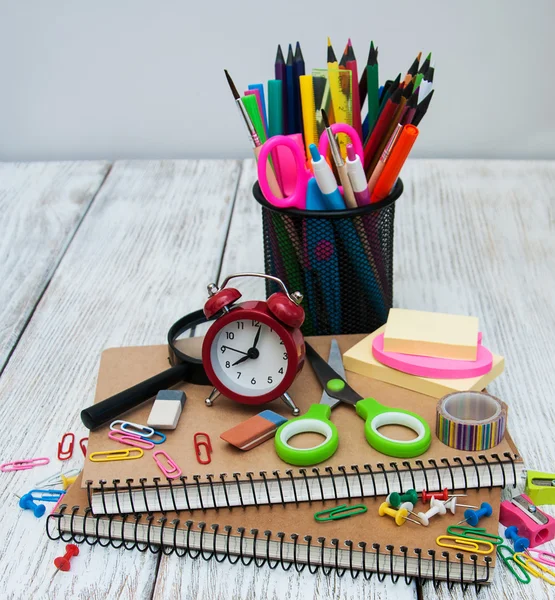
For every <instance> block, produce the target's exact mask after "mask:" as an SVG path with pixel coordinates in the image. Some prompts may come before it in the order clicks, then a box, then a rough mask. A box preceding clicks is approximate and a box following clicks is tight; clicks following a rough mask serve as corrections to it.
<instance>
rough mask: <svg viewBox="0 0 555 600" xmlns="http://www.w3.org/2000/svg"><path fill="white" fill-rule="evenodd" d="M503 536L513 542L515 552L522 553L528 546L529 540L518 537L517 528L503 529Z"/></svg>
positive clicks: (513, 526) (512, 526)
mask: <svg viewBox="0 0 555 600" xmlns="http://www.w3.org/2000/svg"><path fill="white" fill-rule="evenodd" d="M505 536H506V538H507V539H508V540H511V541H512V542H513V546H514V548H515V552H524V551H525V550H526V549H527V548H528V547H529V546H530V540H529V539H528V538H525V537H520V536H519V535H518V527H516V526H515V525H511V526H510V527H507V529H505Z"/></svg>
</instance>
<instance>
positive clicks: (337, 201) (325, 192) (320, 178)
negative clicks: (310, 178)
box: [309, 144, 345, 210]
mask: <svg viewBox="0 0 555 600" xmlns="http://www.w3.org/2000/svg"><path fill="white" fill-rule="evenodd" d="M309 149H310V154H311V156H312V160H311V161H310V162H311V164H312V171H313V173H314V177H315V179H316V183H317V184H318V187H319V188H320V191H321V192H322V197H323V199H324V202H325V204H326V208H327V209H328V210H342V209H344V208H345V202H344V201H343V198H342V197H341V193H340V191H339V188H338V187H337V182H336V181H335V176H334V174H333V171H332V170H331V168H330V166H329V165H328V163H327V162H326V161H325V160H324V158H323V157H322V156H321V155H320V152H318V148H317V147H316V145H315V144H310V146H309Z"/></svg>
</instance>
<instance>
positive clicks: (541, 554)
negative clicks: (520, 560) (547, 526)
mask: <svg viewBox="0 0 555 600" xmlns="http://www.w3.org/2000/svg"><path fill="white" fill-rule="evenodd" d="M527 553H528V554H529V555H530V556H531V557H532V558H533V559H534V560H537V561H538V562H541V563H543V564H544V565H548V566H550V567H555V561H553V560H549V559H548V558H546V557H549V558H555V554H553V552H545V551H544V550H527ZM534 554H535V556H534Z"/></svg>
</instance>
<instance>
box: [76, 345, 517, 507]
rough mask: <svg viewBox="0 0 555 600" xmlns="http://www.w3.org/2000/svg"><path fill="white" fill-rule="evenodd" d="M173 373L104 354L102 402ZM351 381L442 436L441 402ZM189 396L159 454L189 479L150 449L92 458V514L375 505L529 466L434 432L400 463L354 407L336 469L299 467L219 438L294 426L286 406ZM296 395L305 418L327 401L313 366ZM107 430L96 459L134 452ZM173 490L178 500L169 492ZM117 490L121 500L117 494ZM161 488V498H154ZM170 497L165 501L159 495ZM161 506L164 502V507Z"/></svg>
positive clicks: (156, 353)
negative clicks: (236, 430) (234, 430)
mask: <svg viewBox="0 0 555 600" xmlns="http://www.w3.org/2000/svg"><path fill="white" fill-rule="evenodd" d="M362 337H363V336H361V335H348V336H337V339H338V342H339V346H340V348H341V350H342V352H345V351H346V350H347V349H348V348H350V347H351V346H352V345H353V344H355V343H356V342H358V341H359V340H360V339H361V338H362ZM330 340H331V337H317V338H309V341H310V343H311V344H312V345H313V346H314V348H315V349H316V350H317V351H318V352H319V353H320V354H321V355H322V356H324V357H325V358H326V359H327V356H328V353H329V345H330ZM167 366H168V359H167V349H166V347H165V346H146V347H133V348H113V349H109V350H106V351H105V352H104V353H103V355H102V359H101V364H100V372H99V376H98V384H97V390H96V399H95V401H100V400H102V399H104V398H106V397H108V396H111V395H112V394H115V393H116V392H119V391H121V390H123V389H125V388H126V387H129V386H131V385H134V384H136V383H138V382H140V381H142V380H143V379H145V378H147V377H150V376H152V375H154V374H156V373H159V372H160V371H162V370H163V369H165V368H167ZM347 379H348V381H349V383H350V384H351V385H352V386H353V388H354V389H355V390H356V391H357V392H359V393H360V394H362V395H363V396H364V397H368V396H371V397H374V398H376V400H378V401H379V402H381V403H383V404H386V405H389V406H395V407H401V408H406V409H409V410H411V411H414V412H416V413H418V414H420V415H421V416H422V417H424V418H425V419H426V420H427V421H428V423H429V424H430V427H431V429H432V432H433V431H434V429H435V410H436V403H437V400H435V399H434V398H431V397H429V396H424V395H422V394H418V393H416V392H413V391H410V390H406V389H402V388H398V387H395V386H392V385H390V384H387V383H383V382H380V381H376V380H373V379H369V378H367V377H364V376H362V375H357V374H355V373H350V372H348V373H347ZM181 389H183V390H185V391H186V393H187V401H186V403H185V406H184V408H183V413H182V415H181V418H180V421H179V424H178V426H177V429H175V430H174V431H168V432H166V434H167V441H166V442H165V443H164V444H163V445H160V446H156V448H157V449H163V450H164V451H165V452H167V453H168V454H169V455H170V456H171V457H172V458H173V459H174V460H175V462H176V463H177V464H178V465H179V467H180V468H181V469H182V471H183V476H184V477H185V479H182V480H180V479H175V480H173V481H168V480H166V479H165V477H163V475H162V473H161V472H160V471H159V470H158V467H157V466H156V464H155V462H154V460H153V459H152V456H151V454H152V453H151V451H148V450H145V453H144V456H143V457H142V458H140V459H138V460H125V461H114V462H104V463H97V462H91V461H90V460H88V459H87V460H86V461H85V468H84V471H83V485H87V482H90V483H89V484H88V485H89V486H90V487H91V488H92V489H95V488H96V489H97V490H98V488H100V487H102V492H101V495H102V498H98V494H93V501H92V507H93V509H94V510H95V512H96V513H101V512H108V513H117V512H142V511H145V510H160V508H161V507H162V508H163V509H166V510H170V509H172V508H173V509H179V510H181V509H187V508H193V509H194V508H199V507H200V508H202V507H210V506H226V505H238V504H267V503H268V504H271V503H275V502H278V503H279V502H282V501H286V502H289V501H296V500H299V501H303V500H309V499H311V498H312V499H318V498H322V497H323V498H332V497H335V498H345V497H348V496H349V495H350V494H353V495H357V494H360V487H362V489H363V494H364V495H365V496H374V495H380V494H387V493H389V491H390V490H399V489H403V490H404V489H408V488H415V489H417V490H421V489H428V490H437V489H442V488H443V487H448V488H450V489H453V488H462V487H470V488H479V487H482V486H485V485H487V486H490V485H494V486H504V485H506V484H509V483H511V484H512V483H513V481H515V480H516V479H518V478H519V476H520V473H519V470H520V469H521V467H522V461H521V459H520V458H519V457H518V456H517V454H518V453H517V450H516V448H515V446H514V444H513V442H512V440H511V439H510V437H509V436H508V435H506V437H505V439H504V440H503V442H502V443H501V444H499V445H498V446H496V447H495V448H493V449H492V450H490V451H484V452H460V451H457V450H455V449H453V448H449V447H448V446H445V445H444V444H442V443H441V442H440V441H439V440H438V439H437V438H436V436H435V435H434V434H433V433H432V444H431V446H430V448H429V450H428V451H427V452H426V453H425V454H423V455H421V456H419V457H417V458H414V459H411V460H409V461H407V460H404V459H395V458H392V457H389V456H385V455H383V454H381V453H380V452H377V451H376V450H374V449H373V448H371V447H370V446H369V445H368V444H367V442H366V439H365V437H364V422H363V421H362V419H360V417H358V416H357V414H356V413H355V411H354V409H353V408H352V407H351V406H348V405H345V404H340V405H339V406H337V407H336V408H335V409H334V410H333V412H332V420H333V422H334V423H335V425H336V426H337V429H338V431H339V439H340V442H339V449H338V450H337V452H336V453H335V455H334V456H333V457H331V459H330V460H329V463H322V464H320V465H318V466H317V469H314V468H312V467H308V468H306V470H303V469H302V468H301V469H299V468H297V467H291V466H290V465H288V464H286V463H284V462H283V461H282V460H281V459H280V458H279V457H278V456H277V454H276V452H275V449H274V444H273V442H272V441H268V442H265V443H264V444H262V445H260V446H258V447H256V448H254V449H253V450H250V451H248V452H243V451H241V450H239V449H237V448H235V447H233V446H231V445H229V444H227V443H226V442H224V441H223V440H221V439H220V437H219V436H220V434H221V433H222V432H223V431H226V430H227V429H229V428H231V427H232V426H234V425H236V424H238V423H240V422H242V421H244V420H245V419H247V418H248V417H250V416H252V415H255V414H257V413H258V412H260V411H261V410H264V409H268V408H270V409H272V410H274V411H276V412H279V413H280V414H282V415H284V416H286V417H290V416H291V415H290V412H289V411H288V409H287V408H286V406H285V405H284V404H283V403H282V402H281V401H279V400H278V401H274V402H271V403H269V404H265V405H260V406H255V407H252V406H246V405H242V404H237V403H235V402H233V401H231V400H229V399H227V398H224V397H219V398H218V399H217V400H216V402H215V404H214V406H213V407H207V406H205V404H204V399H205V398H206V397H207V395H208V394H209V392H210V389H211V388H209V387H202V386H194V385H190V384H184V385H183V386H182V388H181ZM290 394H291V396H292V397H293V399H294V401H295V402H296V403H297V405H298V406H299V408H300V409H301V412H302V413H304V412H305V411H306V410H307V409H308V407H309V406H310V404H312V403H317V402H319V401H320V397H321V394H322V389H321V387H320V385H319V383H318V381H317V380H316V377H315V375H314V373H313V371H312V369H311V367H310V364H308V363H306V364H305V367H304V369H303V370H302V372H301V373H300V374H299V376H298V377H297V379H296V380H295V382H294V384H293V386H292V387H291V389H290ZM151 406H152V401H148V402H146V403H144V404H143V405H141V406H140V407H139V408H137V409H135V410H132V411H130V412H128V413H127V414H126V415H125V416H124V417H123V418H125V419H127V420H129V421H132V422H136V423H143V424H145V423H146V421H147V418H148V414H149V412H150V409H151ZM509 422H510V416H509ZM396 429H398V431H397V435H399V437H402V436H403V435H404V434H406V433H407V430H405V429H404V428H402V427H396ZM108 431H109V427H108V426H104V427H102V428H100V429H98V430H96V431H94V432H91V433H90V436H89V443H88V455H90V453H91V452H97V451H100V450H115V449H121V448H124V447H125V448H126V447H127V446H122V445H120V444H118V443H117V442H115V441H113V440H110V439H109V438H108ZM198 431H202V432H206V433H208V434H209V436H210V438H211V442H212V447H213V453H212V457H211V458H212V462H211V463H210V464H209V465H206V466H203V465H200V464H199V463H198V462H197V460H196V457H195V451H194V447H193V434H194V433H195V432H198ZM409 435H410V434H409ZM249 474H250V475H249ZM209 475H210V476H209ZM332 476H333V477H332ZM114 480H115V481H116V483H115V484H114ZM141 480H142V481H141ZM100 482H102V484H101V483H100ZM168 482H169V483H170V484H171V488H172V489H171V490H170V491H171V493H169V492H168V489H167V488H168ZM185 483H187V486H186V487H185ZM224 484H225V488H224ZM114 485H115V486H116V491H117V494H113V493H111V491H110V488H114ZM154 485H156V486H157V489H152V486H154ZM137 487H138V488H139V489H138V490H137V493H136V498H135V502H134V503H133V502H129V501H128V500H129V498H127V496H129V495H130V493H131V489H132V488H137ZM164 489H165V494H164V493H160V490H162V491H164ZM174 491H175V494H174ZM94 496H96V498H95V497H94ZM160 499H162V500H163V502H162V504H161V505H160Z"/></svg>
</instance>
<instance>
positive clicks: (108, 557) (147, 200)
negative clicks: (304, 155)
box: [0, 161, 240, 598]
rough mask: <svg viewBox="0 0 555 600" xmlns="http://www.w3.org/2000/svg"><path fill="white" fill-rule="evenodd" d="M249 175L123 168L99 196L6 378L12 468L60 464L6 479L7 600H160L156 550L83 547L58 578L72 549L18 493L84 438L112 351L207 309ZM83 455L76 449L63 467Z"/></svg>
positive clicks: (1, 524)
mask: <svg viewBox="0 0 555 600" xmlns="http://www.w3.org/2000/svg"><path fill="white" fill-rule="evenodd" d="M239 174H240V163H238V162H236V161H151V162H118V163H116V164H115V165H114V167H113V169H112V171H111V173H110V176H109V177H108V178H107V180H106V182H105V183H104V186H103V187H102V189H101V191H100V193H99V194H98V195H97V197H96V199H95V202H94V203H93V205H92V207H91V209H90V210H89V212H88V214H87V217H86V218H85V220H84V221H83V223H82V225H81V227H80V228H79V231H78V232H77V234H76V236H75V238H74V239H73V241H72V243H71V245H70V247H69V249H68V251H67V252H66V254H65V256H64V258H63V260H62V261H61V263H60V265H59V267H58V269H57V271H56V273H55V276H54V277H53V278H52V281H51V283H50V285H49V286H48V289H47V290H46V292H45V294H44V296H43V298H42V300H41V302H40V304H39V306H38V307H37V309H36V311H35V313H34V315H33V318H32V319H31V321H30V323H29V325H28V327H27V329H26V330H25V332H24V334H23V336H22V337H21V340H20V342H19V344H18V346H17V347H16V349H15V351H14V353H13V355H12V357H11V360H10V361H9V363H8V365H7V367H6V370H5V372H4V374H3V376H2V378H0V397H1V398H2V403H1V406H0V419H1V421H2V425H3V435H2V442H1V444H2V452H1V454H2V458H3V461H9V460H13V459H20V458H28V457H33V456H49V457H50V458H51V459H52V464H51V465H49V468H46V467H43V468H40V469H34V470H32V471H22V472H18V473H13V474H4V473H3V474H2V479H3V484H4V485H3V486H2V491H1V492H0V494H1V498H2V504H3V507H4V510H3V511H2V513H1V515H0V530H1V531H2V532H3V539H4V544H3V550H4V552H3V567H4V568H3V569H2V573H1V574H0V581H1V586H2V589H3V590H4V594H5V596H6V597H21V594H22V593H23V591H22V586H24V590H25V591H24V593H25V596H26V597H32V598H39V597H41V598H44V597H49V598H77V597H86V598H88V597H98V598H106V597H113V598H116V597H117V598H136V597H143V598H148V597H150V596H151V593H152V586H153V582H154V577H155V571H156V566H157V562H158V558H157V557H156V556H155V555H152V554H151V553H150V552H147V553H145V554H139V553H137V552H129V551H126V550H124V549H120V550H115V549H112V548H106V549H103V548H94V549H91V548H89V547H88V546H87V545H82V546H81V554H80V555H79V556H78V557H77V558H76V559H75V563H74V565H75V566H74V568H73V567H72V574H71V575H70V574H65V573H60V574H58V575H56V577H55V578H54V580H53V582H52V583H49V581H50V579H51V577H52V573H53V570H54V567H53V565H52V562H51V560H52V559H53V558H54V557H55V556H58V555H60V554H62V550H63V546H64V544H63V543H62V542H57V543H55V544H53V543H51V542H49V540H48V539H47V537H46V535H45V534H44V518H43V519H41V520H40V521H39V520H36V519H35V517H33V516H32V515H31V513H30V512H28V511H25V512H22V511H21V510H20V509H19V508H17V499H16V498H15V497H13V496H12V495H11V493H12V492H15V493H18V494H21V493H24V492H26V491H28V490H29V489H30V488H31V487H34V486H33V484H34V482H36V481H37V479H39V478H42V477H44V476H46V475H48V474H49V473H52V472H55V471H56V470H59V469H60V467H61V466H62V465H61V463H60V462H59V461H58V460H57V459H55V456H56V445H57V442H58V441H59V439H60V438H61V436H62V434H63V433H64V432H65V431H73V432H75V434H76V437H77V438H78V439H79V438H80V437H84V436H85V435H86V430H85V428H84V427H83V426H82V424H81V422H80V418H79V413H80V410H81V409H82V408H83V407H84V406H86V405H88V404H89V403H90V402H92V398H93V391H94V386H95V378H96V372H97V369H98V363H99V357H100V352H101V351H102V350H103V349H104V348H106V347H108V346H114V345H126V344H145V343H163V342H164V338H165V335H166V331H167V328H168V327H169V325H170V324H171V323H172V322H173V321H174V320H175V319H177V318H179V317H180V316H182V315H183V314H184V313H185V312H187V311H189V310H193V309H196V308H198V307H199V306H201V305H202V302H203V300H204V298H205V295H206V287H205V286H206V283H207V279H213V278H215V277H216V275H217V272H218V270H219V266H220V257H221V254H222V252H223V245H224V242H225V236H226V232H227V228H228V223H229V219H230V216H231V208H232V204H233V199H234V196H235V189H236V186H237V180H238V177H239ZM82 460H83V458H82V456H81V453H80V450H79V449H78V448H77V450H76V451H75V453H74V457H73V458H72V459H71V461H68V462H69V464H67V463H65V466H67V467H69V466H78V465H80V464H82ZM8 548H9V550H8ZM30 574H32V576H30ZM72 575H73V576H72Z"/></svg>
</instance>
